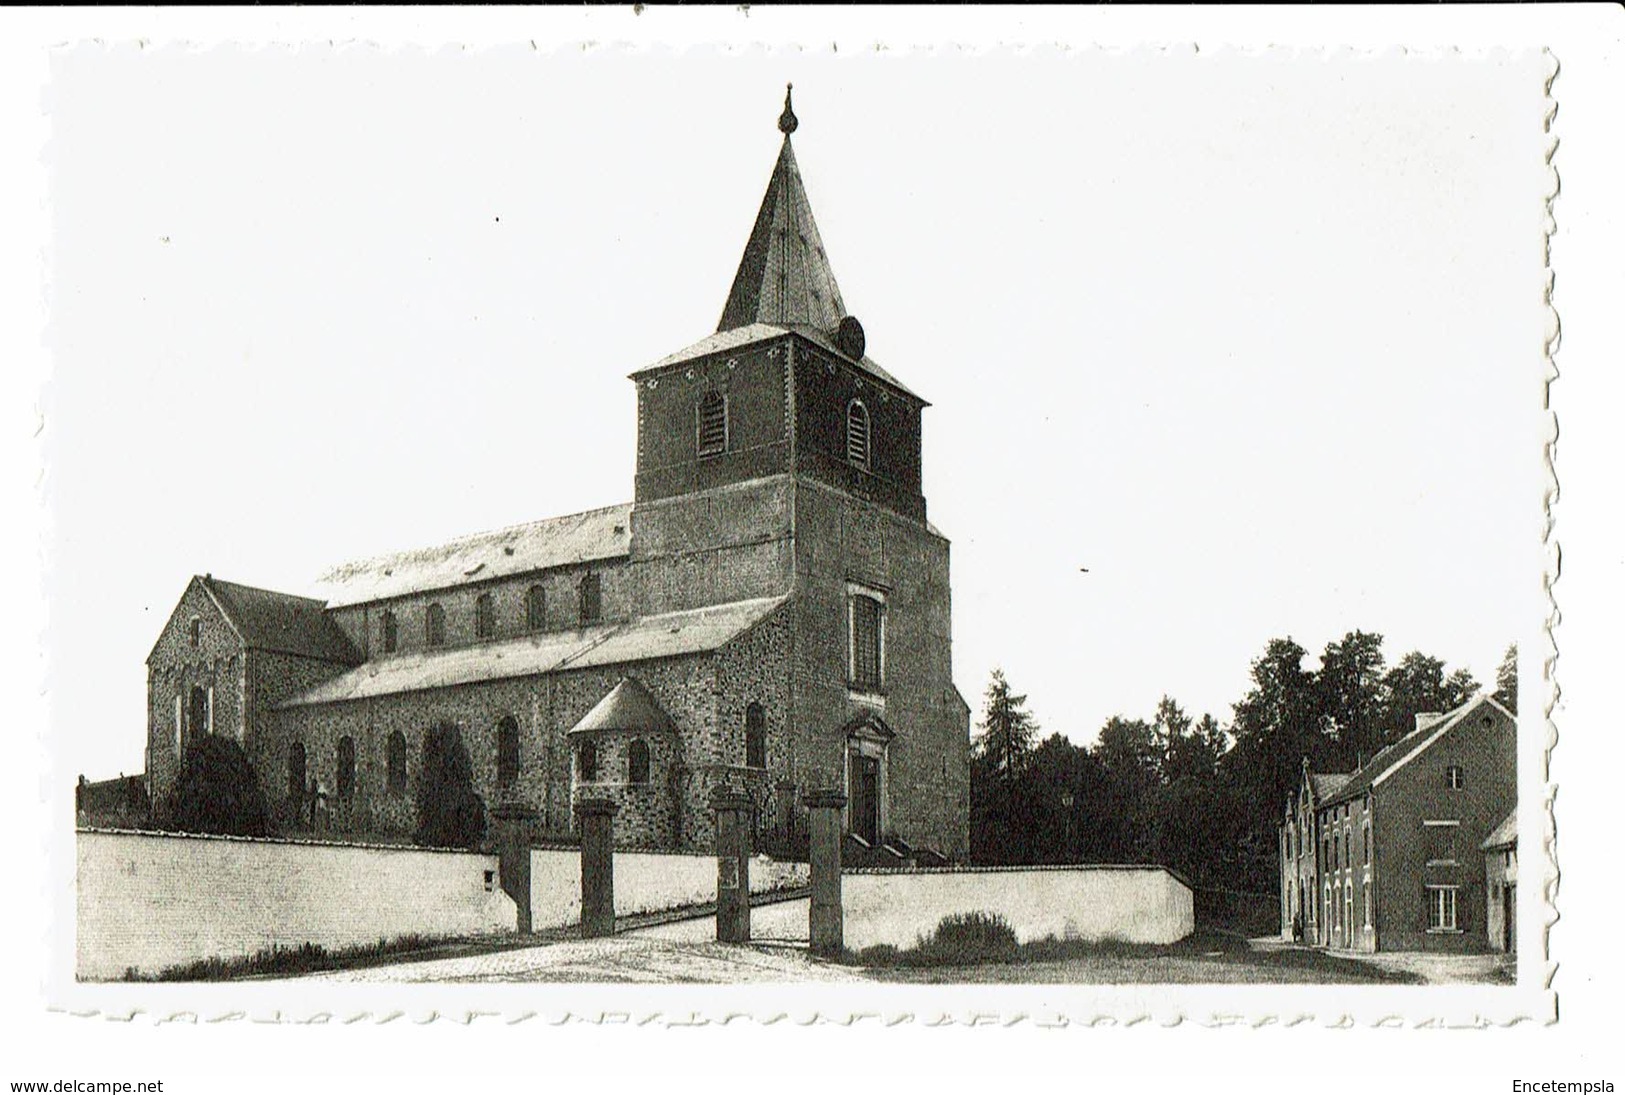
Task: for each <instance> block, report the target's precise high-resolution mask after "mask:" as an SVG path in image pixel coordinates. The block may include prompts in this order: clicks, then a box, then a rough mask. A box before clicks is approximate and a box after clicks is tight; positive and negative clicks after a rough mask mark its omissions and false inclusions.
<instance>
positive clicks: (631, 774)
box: [626, 738, 649, 787]
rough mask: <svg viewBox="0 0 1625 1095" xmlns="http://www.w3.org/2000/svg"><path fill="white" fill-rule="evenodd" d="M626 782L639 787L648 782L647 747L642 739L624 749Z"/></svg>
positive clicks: (634, 741) (635, 740)
mask: <svg viewBox="0 0 1625 1095" xmlns="http://www.w3.org/2000/svg"><path fill="white" fill-rule="evenodd" d="M626 782H628V783H631V784H636V785H637V786H639V787H641V786H643V785H644V784H646V783H648V782H649V746H648V744H647V743H646V742H644V740H643V739H642V738H637V739H634V740H633V742H632V744H631V745H628V746H627V747H626Z"/></svg>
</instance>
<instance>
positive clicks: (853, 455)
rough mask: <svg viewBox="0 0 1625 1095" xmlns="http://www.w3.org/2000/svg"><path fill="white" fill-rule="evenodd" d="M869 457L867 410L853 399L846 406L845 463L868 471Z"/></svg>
mask: <svg viewBox="0 0 1625 1095" xmlns="http://www.w3.org/2000/svg"><path fill="white" fill-rule="evenodd" d="M869 455H870V453H869V408H868V407H865V406H864V405H863V403H862V402H861V401H859V400H856V399H854V400H853V401H852V402H850V403H848V404H847V405H846V459H847V463H849V464H851V465H852V466H853V467H855V468H862V469H863V470H864V471H868V470H869Z"/></svg>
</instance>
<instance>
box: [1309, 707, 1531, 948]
mask: <svg viewBox="0 0 1625 1095" xmlns="http://www.w3.org/2000/svg"><path fill="white" fill-rule="evenodd" d="M1516 737H1517V721H1516V719H1515V718H1514V717H1513V715H1512V714H1511V713H1510V712H1508V711H1507V710H1506V709H1505V708H1504V707H1502V706H1501V705H1500V704H1499V703H1497V702H1496V701H1495V700H1494V699H1493V698H1491V697H1490V696H1488V695H1485V694H1480V695H1478V696H1475V697H1473V698H1472V699H1470V700H1468V701H1467V702H1466V703H1465V704H1463V705H1462V706H1460V707H1458V708H1457V709H1456V710H1454V711H1451V712H1448V713H1446V714H1442V715H1441V714H1424V715H1418V716H1417V717H1416V728H1415V729H1414V730H1413V731H1411V733H1409V734H1407V735H1406V736H1405V737H1403V738H1401V739H1400V740H1398V741H1396V742H1394V743H1393V744H1392V745H1389V746H1387V747H1386V748H1384V749H1383V750H1382V751H1381V752H1379V753H1378V754H1377V755H1376V756H1374V757H1372V758H1371V760H1370V761H1369V762H1367V763H1365V764H1364V765H1362V766H1361V767H1360V768H1358V769H1356V770H1355V771H1353V772H1342V773H1325V772H1313V771H1311V770H1310V768H1309V764H1308V761H1307V760H1306V761H1305V762H1304V765H1303V777H1302V779H1301V780H1300V782H1299V786H1298V789H1297V790H1296V792H1295V793H1294V794H1293V795H1292V796H1290V797H1289V799H1288V800H1287V803H1286V810H1285V816H1284V817H1283V819H1282V822H1281V826H1280V830H1279V858H1280V868H1281V924H1282V937H1283V938H1285V939H1295V938H1296V939H1301V940H1302V941H1304V942H1308V943H1312V944H1315V945H1317V946H1324V947H1332V948H1337V949H1343V950H1360V951H1376V950H1385V951H1392V950H1427V951H1476V950H1482V949H1483V948H1484V946H1485V940H1486V934H1485V932H1486V926H1485V924H1483V923H1481V922H1478V917H1479V915H1480V910H1483V909H1484V908H1485V900H1486V898H1485V872H1484V870H1483V868H1482V865H1481V863H1480V860H1479V856H1480V854H1481V852H1480V847H1481V845H1482V843H1483V842H1484V840H1485V839H1486V838H1488V837H1489V836H1490V834H1491V832H1492V831H1493V830H1494V829H1495V828H1496V826H1497V824H1498V823H1500V822H1501V821H1502V819H1504V818H1505V817H1506V816H1507V814H1508V813H1509V812H1511V810H1512V809H1513V806H1514V804H1515V802H1516V798H1517V759H1516Z"/></svg>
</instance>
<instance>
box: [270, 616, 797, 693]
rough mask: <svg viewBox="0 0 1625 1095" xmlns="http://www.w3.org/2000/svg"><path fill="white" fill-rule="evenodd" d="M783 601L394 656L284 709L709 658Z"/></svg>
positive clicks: (319, 688)
mask: <svg viewBox="0 0 1625 1095" xmlns="http://www.w3.org/2000/svg"><path fill="white" fill-rule="evenodd" d="M784 600H785V598H783V597H763V598H758V599H755V600H749V601H734V602H732V603H730V604H723V605H714V606H711V607H708V608H700V609H693V610H690V611H686V612H668V613H664V614H661V615H658V616H645V617H642V618H640V619H637V620H633V621H631V622H628V623H619V624H604V625H602V626H598V627H589V628H582V629H580V630H576V631H557V632H550V633H547V634H543V635H527V636H524V637H522V638H517V639H506V640H503V641H501V642H482V643H475V644H473V645H471V646H460V647H452V648H449V649H447V648H441V649H437V650H416V651H411V652H409V653H404V654H393V655H389V656H387V657H383V658H377V659H374V660H372V661H369V662H367V663H365V664H363V665H359V666H357V667H356V668H354V669H352V670H350V671H349V672H348V673H343V674H341V675H339V676H337V677H334V678H333V679H331V680H327V681H323V682H322V683H320V684H318V685H315V686H314V687H312V688H308V689H306V690H305V691H303V692H301V693H299V694H298V695H295V696H292V697H290V698H289V699H287V700H285V701H283V703H282V704H281V706H282V707H285V708H286V707H311V706H315V705H319V704H326V703H343V702H345V701H347V700H360V699H369V698H372V697H374V696H387V695H394V694H397V693H401V692H418V691H423V690H425V689H431V688H445V687H449V686H451V685H458V684H472V683H475V682H478V681H492V680H504V679H508V678H513V677H533V676H539V675H541V674H544V673H552V672H560V671H564V670H569V669H585V668H589V667H594V666H602V665H614V664H619V663H628V662H638V661H647V660H649V659H652V658H670V657H677V656H679V655H683V654H698V653H704V652H707V651H711V650H716V649H717V648H719V647H721V646H722V645H724V644H725V643H727V642H728V641H729V640H730V639H732V638H734V637H735V636H737V635H739V634H741V633H742V632H744V631H746V630H748V629H749V628H751V627H753V626H755V625H756V624H757V623H759V622H760V621H762V620H763V619H765V618H766V617H767V616H768V615H769V614H770V613H772V611H773V610H774V609H776V608H777V607H778V606H779V605H781V604H783V603H784Z"/></svg>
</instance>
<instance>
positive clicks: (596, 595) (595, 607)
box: [581, 570, 604, 624]
mask: <svg viewBox="0 0 1625 1095" xmlns="http://www.w3.org/2000/svg"><path fill="white" fill-rule="evenodd" d="M603 614H604V593H603V586H602V585H601V583H600V582H599V578H598V572H597V571H596V570H589V571H587V573H585V574H583V575H582V576H581V622H582V623H584V624H591V623H597V622H598V620H599V619H600V618H601V617H602V616H603Z"/></svg>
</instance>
